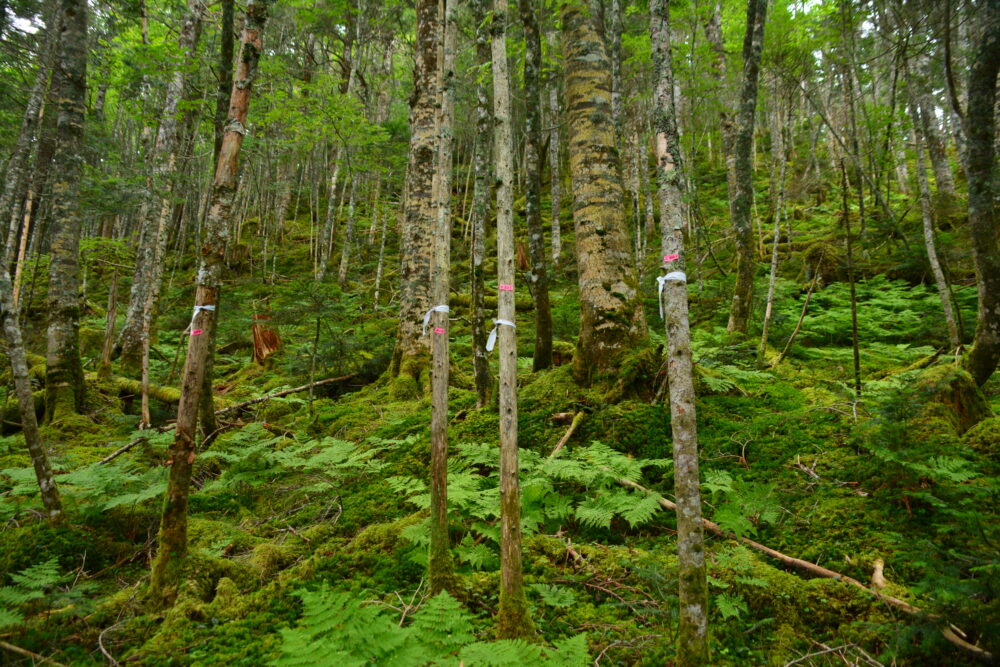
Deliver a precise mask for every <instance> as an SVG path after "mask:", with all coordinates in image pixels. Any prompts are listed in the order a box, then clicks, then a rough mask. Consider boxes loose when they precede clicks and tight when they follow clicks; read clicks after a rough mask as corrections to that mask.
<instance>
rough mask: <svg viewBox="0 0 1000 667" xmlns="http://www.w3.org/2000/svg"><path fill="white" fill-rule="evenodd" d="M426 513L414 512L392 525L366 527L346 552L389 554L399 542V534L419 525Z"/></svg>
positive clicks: (382, 524)
mask: <svg viewBox="0 0 1000 667" xmlns="http://www.w3.org/2000/svg"><path fill="white" fill-rule="evenodd" d="M425 516H426V512H415V513H414V514H411V515H409V516H405V517H403V518H402V519H399V520H398V521H393V522H392V523H377V524H374V525H371V526H368V527H367V528H365V529H364V530H362V531H361V532H360V533H358V535H357V537H355V538H354V539H353V540H352V541H351V543H350V544H349V545H348V547H347V551H349V552H350V551H363V552H366V553H367V552H377V551H381V552H385V553H388V552H391V551H393V550H394V549H395V548H396V546H397V545H398V544H399V541H400V533H402V532H403V529H404V528H406V527H407V526H412V525H414V524H417V523H420V522H421V521H423V520H424V517H425Z"/></svg>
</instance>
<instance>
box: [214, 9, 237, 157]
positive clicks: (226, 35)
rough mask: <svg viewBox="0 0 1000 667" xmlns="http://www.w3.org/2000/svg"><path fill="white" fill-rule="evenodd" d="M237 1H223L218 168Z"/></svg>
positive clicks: (217, 112) (230, 85)
mask: <svg viewBox="0 0 1000 667" xmlns="http://www.w3.org/2000/svg"><path fill="white" fill-rule="evenodd" d="M235 2H236V0H222V26H221V28H220V37H221V39H220V43H219V87H218V92H217V93H216V96H215V135H214V142H215V144H214V149H213V152H212V155H213V159H212V164H213V165H215V166H218V163H219V151H220V150H221V149H222V137H223V135H224V134H225V132H226V114H228V113H229V94H230V93H231V92H232V90H233V37H234V32H235V31H234V29H233V26H234V23H235V20H234V16H233V15H234V14H235V12H234V11H233V5H234V4H235Z"/></svg>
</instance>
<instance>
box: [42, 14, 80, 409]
mask: <svg viewBox="0 0 1000 667" xmlns="http://www.w3.org/2000/svg"><path fill="white" fill-rule="evenodd" d="M87 12H88V9H87V3H86V0H62V35H61V38H60V55H59V63H58V67H59V72H60V75H59V77H58V79H59V92H58V96H57V99H58V100H59V118H58V119H57V121H56V134H57V136H58V141H57V149H56V156H55V164H57V165H58V166H59V167H58V170H57V174H56V179H55V182H54V183H53V184H52V221H53V223H54V224H55V231H54V234H53V237H52V245H51V247H50V256H51V262H50V264H49V293H48V304H47V305H48V311H49V327H48V336H47V339H48V340H47V352H46V369H45V411H46V415H47V418H48V419H49V420H50V421H51V420H57V419H59V418H60V417H61V416H62V415H64V414H68V413H74V412H78V411H79V409H80V408H81V407H82V404H83V392H84V384H83V367H82V365H81V362H80V233H81V224H82V219H83V216H82V215H81V214H80V210H79V205H80V202H79V188H80V178H81V176H82V174H83V163H84V154H83V151H84V144H83V121H84V113H85V111H86V104H87Z"/></svg>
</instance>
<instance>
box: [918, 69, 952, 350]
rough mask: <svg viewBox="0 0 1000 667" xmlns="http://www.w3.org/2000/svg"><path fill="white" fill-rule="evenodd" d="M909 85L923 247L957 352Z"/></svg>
mask: <svg viewBox="0 0 1000 667" xmlns="http://www.w3.org/2000/svg"><path fill="white" fill-rule="evenodd" d="M907 75H908V76H907V78H908V79H909V81H907V83H908V84H909V83H911V82H912V80H913V79H912V77H910V76H909V71H908V70H907ZM907 88H908V89H909V91H910V104H909V107H910V118H911V119H912V120H913V150H914V152H915V153H916V156H917V163H916V170H917V185H918V186H919V188H920V217H921V220H922V222H923V227H924V249H925V250H926V251H927V262H928V264H930V267H931V275H932V276H934V285H935V287H937V291H938V297H940V299H941V309H942V311H943V313H944V321H945V325H946V326H947V329H948V344H949V346H950V347H951V349H952V351H956V352H957V351H958V350H959V349H960V348H961V346H962V339H961V336H959V334H958V325H957V324H956V322H955V311H954V309H953V308H952V304H951V293H950V292H949V290H948V281H947V280H946V279H945V276H944V271H943V270H942V269H941V262H940V261H939V260H938V254H937V247H936V244H935V242H934V207H933V206H932V205H931V187H930V183H929V182H928V180H927V163H926V161H925V160H924V141H923V140H924V135H923V130H924V129H925V127H926V126H925V125H924V124H923V123H921V118H920V115H921V110H920V104H919V102H918V98H917V95H916V94H915V91H914V90H913V87H912V86H907ZM928 148H929V146H928Z"/></svg>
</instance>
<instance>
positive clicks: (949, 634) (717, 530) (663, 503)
mask: <svg viewBox="0 0 1000 667" xmlns="http://www.w3.org/2000/svg"><path fill="white" fill-rule="evenodd" d="M617 481H618V484H620V485H621V486H626V487H629V488H632V489H635V490H636V491H642V492H643V493H653V491H651V490H650V489H647V488H646V487H644V486H642V485H641V484H638V483H636V482H632V481H630V480H627V479H619V480H617ZM657 502H659V504H660V507H662V508H663V509H665V510H670V511H671V512H676V511H677V505H675V504H674V503H672V502H670V501H669V500H667V499H666V498H664V497H663V496H659V497H658V499H657ZM701 523H702V525H703V526H704V527H705V530H707V531H709V532H710V533H713V534H715V535H717V536H719V537H723V538H726V539H736V540H737V541H739V542H741V543H743V544H745V545H746V546H748V547H750V548H751V549H755V550H757V551H759V552H761V553H764V554H767V555H768V556H770V557H771V558H774V559H775V560H777V561H779V562H781V563H782V564H784V565H787V566H789V567H793V568H795V569H797V570H802V571H803V572H808V573H809V574H813V575H816V576H817V577H823V578H826V579H834V580H836V581H842V582H844V583H845V584H848V585H851V586H854V587H855V588H860V589H861V590H863V591H865V592H866V593H868V594H869V595H872V596H874V597H875V598H876V599H878V600H881V601H882V602H885V603H886V604H888V605H890V606H892V607H895V608H896V609H899V610H900V611H904V612H906V613H907V614H910V615H914V616H917V615H920V614H924V613H925V612H923V611H922V610H921V609H920V608H919V607H916V606H914V605H912V604H910V603H909V602H906V601H905V600H900V599H899V598H895V597H893V596H891V595H886V594H885V593H882V592H881V591H877V590H872V589H871V588H869V587H867V586H865V585H864V584H863V583H861V582H860V581H858V580H857V579H855V578H853V577H848V576H847V575H845V574H841V573H839V572H834V571H833V570H829V569H827V568H825V567H823V566H821V565H816V564H814V563H810V562H809V561H805V560H802V559H799V558H795V557H793V556H788V555H786V554H783V553H781V552H780V551H775V550H774V549H771V548H770V547H766V546H764V545H763V544H760V543H759V542H754V541H753V540H751V539H750V538H747V537H736V536H735V535H733V534H731V533H727V532H726V531H725V530H723V529H722V527H720V526H719V524H717V523H715V522H713V521H709V520H708V519H702V520H701ZM927 617H928V618H931V619H937V617H936V616H934V615H933V614H927ZM938 620H939V619H938ZM941 634H942V635H943V636H944V638H945V639H947V640H948V641H949V642H951V643H952V644H954V645H955V646H957V647H958V648H960V649H962V650H963V651H966V652H967V653H969V654H971V655H972V656H973V657H975V658H976V659H978V660H981V661H983V662H986V663H991V664H992V663H993V654H992V653H990V652H989V651H986V650H984V649H981V648H979V647H978V646H976V645H974V644H971V643H969V642H967V641H965V640H964V639H962V638H961V637H959V636H958V634H957V633H956V632H955V631H954V630H953V629H952V626H951V625H950V624H949V625H948V626H947V627H944V628H942V629H941Z"/></svg>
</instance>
